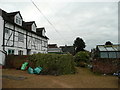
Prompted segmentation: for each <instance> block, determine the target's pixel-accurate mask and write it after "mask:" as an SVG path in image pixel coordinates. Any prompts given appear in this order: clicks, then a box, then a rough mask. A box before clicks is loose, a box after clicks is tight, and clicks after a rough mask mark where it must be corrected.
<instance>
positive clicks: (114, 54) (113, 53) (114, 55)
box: [109, 52, 117, 58]
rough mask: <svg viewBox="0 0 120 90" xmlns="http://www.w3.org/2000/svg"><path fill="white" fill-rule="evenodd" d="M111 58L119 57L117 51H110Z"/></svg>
mask: <svg viewBox="0 0 120 90" xmlns="http://www.w3.org/2000/svg"><path fill="white" fill-rule="evenodd" d="M109 58H117V53H116V52H109Z"/></svg>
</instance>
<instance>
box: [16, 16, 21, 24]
mask: <svg viewBox="0 0 120 90" xmlns="http://www.w3.org/2000/svg"><path fill="white" fill-rule="evenodd" d="M16 23H17V24H19V25H21V24H22V20H21V18H19V17H18V16H16Z"/></svg>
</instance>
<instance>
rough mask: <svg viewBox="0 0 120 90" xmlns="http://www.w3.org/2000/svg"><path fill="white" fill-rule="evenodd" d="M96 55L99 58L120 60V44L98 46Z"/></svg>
mask: <svg viewBox="0 0 120 90" xmlns="http://www.w3.org/2000/svg"><path fill="white" fill-rule="evenodd" d="M96 53H97V56H98V57H99V58H120V44H118V45H97V47H96Z"/></svg>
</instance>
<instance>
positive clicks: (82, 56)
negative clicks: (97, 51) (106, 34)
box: [74, 51, 90, 67]
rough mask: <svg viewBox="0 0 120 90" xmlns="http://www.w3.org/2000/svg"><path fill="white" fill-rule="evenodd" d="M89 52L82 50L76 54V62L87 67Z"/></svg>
mask: <svg viewBox="0 0 120 90" xmlns="http://www.w3.org/2000/svg"><path fill="white" fill-rule="evenodd" d="M89 58H90V55H89V52H87V51H80V52H78V53H76V54H75V56H74V61H75V62H76V65H77V66H81V67H85V66H86V64H87V63H89Z"/></svg>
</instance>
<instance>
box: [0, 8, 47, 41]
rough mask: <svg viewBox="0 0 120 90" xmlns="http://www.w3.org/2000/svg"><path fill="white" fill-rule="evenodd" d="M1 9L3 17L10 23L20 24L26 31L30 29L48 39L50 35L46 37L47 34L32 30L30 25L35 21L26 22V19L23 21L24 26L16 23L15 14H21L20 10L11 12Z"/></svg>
mask: <svg viewBox="0 0 120 90" xmlns="http://www.w3.org/2000/svg"><path fill="white" fill-rule="evenodd" d="M0 11H2V17H3V19H4V20H5V21H7V22H9V23H12V24H14V25H16V26H18V27H19V28H22V29H24V30H26V31H28V32H31V33H34V34H36V35H38V36H40V37H43V38H45V39H48V37H46V36H42V35H39V34H38V33H37V32H34V31H31V28H30V26H31V25H32V24H33V23H35V21H31V22H25V21H23V23H22V26H19V25H17V24H16V23H14V16H15V15H16V14H17V13H19V14H20V11H17V12H11V13H7V12H5V11H4V10H1V9H0ZM20 16H21V14H20ZM21 18H22V16H21ZM35 25H36V24H35Z"/></svg>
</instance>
